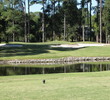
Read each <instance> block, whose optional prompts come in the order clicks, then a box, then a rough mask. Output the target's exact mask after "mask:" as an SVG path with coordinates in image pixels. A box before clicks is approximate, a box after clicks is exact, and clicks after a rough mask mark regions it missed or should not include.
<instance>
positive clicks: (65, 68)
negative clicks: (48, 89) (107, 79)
mask: <svg viewBox="0 0 110 100" xmlns="http://www.w3.org/2000/svg"><path fill="white" fill-rule="evenodd" d="M25 66H26V65H25ZM37 66H38V65H37ZM59 66H60V65H59ZM108 70H110V64H85V63H80V64H71V65H62V66H60V67H58V66H57V67H51V68H46V67H45V66H44V65H43V67H41V66H40V67H31V65H30V67H29V66H28V67H23V66H22V67H18V66H17V67H16V66H8V67H5V66H1V65H0V76H8V75H28V74H52V73H74V72H99V71H108Z"/></svg>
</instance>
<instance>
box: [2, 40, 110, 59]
mask: <svg viewBox="0 0 110 100" xmlns="http://www.w3.org/2000/svg"><path fill="white" fill-rule="evenodd" d="M87 43H88V42H87ZM11 44H12V43H11ZM14 44H22V45H23V47H8V48H5V47H0V60H9V59H10V60H13V59H47V58H48V59H50V58H61V57H70V56H72V57H97V56H98V57H103V56H104V57H110V46H103V47H85V48H80V49H74V48H52V47H50V45H51V44H75V43H72V42H63V41H60V42H59V41H54V42H46V43H14Z"/></svg>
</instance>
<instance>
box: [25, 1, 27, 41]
mask: <svg viewBox="0 0 110 100" xmlns="http://www.w3.org/2000/svg"><path fill="white" fill-rule="evenodd" d="M25 3H26V2H25ZM25 3H24V31H25V34H24V41H25V42H27V24H26V21H27V19H26V4H25Z"/></svg>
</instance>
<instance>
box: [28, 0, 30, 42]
mask: <svg viewBox="0 0 110 100" xmlns="http://www.w3.org/2000/svg"><path fill="white" fill-rule="evenodd" d="M29 41H30V4H29V0H28V42H29Z"/></svg>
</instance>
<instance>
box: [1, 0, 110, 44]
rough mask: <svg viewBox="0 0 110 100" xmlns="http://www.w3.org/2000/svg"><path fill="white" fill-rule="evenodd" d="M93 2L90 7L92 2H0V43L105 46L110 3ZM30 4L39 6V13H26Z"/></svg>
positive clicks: (108, 36)
mask: <svg viewBox="0 0 110 100" xmlns="http://www.w3.org/2000/svg"><path fill="white" fill-rule="evenodd" d="M26 2H27V3H26ZM96 2H97V5H96V6H93V5H92V0H81V2H78V1H77V0H0V42H4V41H5V42H7V43H8V42H10V41H13V42H15V41H17V42H45V41H54V40H64V41H72V42H73V41H97V42H104V43H109V42H110V32H109V31H110V17H109V16H110V8H109V5H110V0H96ZM26 4H28V5H26ZM33 4H41V5H42V9H41V10H42V12H37V9H36V12H30V7H31V6H32V5H33ZM26 6H27V7H26ZM26 8H27V9H28V11H27V12H26Z"/></svg>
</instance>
